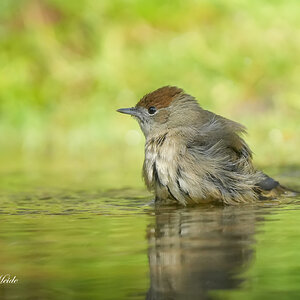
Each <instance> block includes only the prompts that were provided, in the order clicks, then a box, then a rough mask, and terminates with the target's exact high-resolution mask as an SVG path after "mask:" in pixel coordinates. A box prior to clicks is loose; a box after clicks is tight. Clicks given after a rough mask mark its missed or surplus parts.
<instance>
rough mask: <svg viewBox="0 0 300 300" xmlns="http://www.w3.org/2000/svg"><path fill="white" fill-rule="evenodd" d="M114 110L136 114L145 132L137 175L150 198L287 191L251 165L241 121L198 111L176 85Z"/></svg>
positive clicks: (234, 197)
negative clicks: (142, 156)
mask: <svg viewBox="0 0 300 300" xmlns="http://www.w3.org/2000/svg"><path fill="white" fill-rule="evenodd" d="M117 111H118V112H120V113H123V114H129V115H131V116H133V117H134V118H136V119H137V121H138V123H139V125H140V127H141V130H142V131H143V133H144V135H145V139H146V143H145V160H144V165H143V177H144V180H145V183H146V185H147V187H148V189H149V190H150V191H153V192H154V193H155V201H156V202H161V203H169V202H170V201H171V202H173V201H175V202H177V203H179V204H182V205H188V204H195V203H208V202H219V203H223V204H238V203H248V202H254V201H256V200H259V199H272V198H276V197H278V196H280V195H282V194H286V193H287V192H288V190H287V189H286V188H285V187H283V186H281V185H280V184H279V182H278V181H275V180H274V179H272V178H271V177H269V176H268V175H266V174H264V173H263V172H261V171H259V170H257V169H256V168H255V167H254V166H253V164H252V152H251V150H250V148H249V146H248V145H247V144H246V142H245V141H244V139H243V138H242V137H241V134H243V133H245V132H246V129H245V127H244V126H243V125H241V124H239V123H236V122H234V121H231V120H229V119H226V118H224V117H222V116H219V115H217V114H214V113H212V112H210V111H207V110H205V109H203V108H202V107H200V106H199V104H198V102H197V101H196V99H195V98H194V97H193V96H191V95H189V94H187V93H185V92H184V91H183V90H182V89H180V88H178V87H175V86H165V87H162V88H159V89H157V90H155V91H153V92H151V93H149V94H147V95H145V96H144V97H143V98H142V99H141V100H140V101H139V102H138V103H137V104H136V106H135V107H132V108H121V109H118V110H117Z"/></svg>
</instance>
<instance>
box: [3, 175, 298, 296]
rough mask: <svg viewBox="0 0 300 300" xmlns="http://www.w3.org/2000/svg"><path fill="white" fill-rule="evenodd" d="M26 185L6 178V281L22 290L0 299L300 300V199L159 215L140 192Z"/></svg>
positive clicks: (47, 181) (292, 179)
mask: <svg viewBox="0 0 300 300" xmlns="http://www.w3.org/2000/svg"><path fill="white" fill-rule="evenodd" d="M299 175H300V174H299V172H298V171H294V172H293V174H289V175H286V174H285V173H284V172H283V173H282V175H281V177H282V178H281V180H282V181H283V182H284V183H285V184H289V185H291V186H293V187H294V188H298V189H300V185H299V184H298V180H299V178H300V176H299ZM27 177H28V176H24V174H19V173H16V174H13V173H12V174H6V175H5V176H4V175H3V174H2V181H1V185H0V201H1V207H0V220H1V223H0V275H5V274H9V275H10V277H14V276H16V278H17V279H18V282H17V283H15V284H4V283H3V284H1V285H0V298H1V299H24V300H26V299H28V300H29V299H266V298H269V297H272V298H273V299H297V298H299V297H300V285H299V282H300V251H299V250H300V233H299V228H300V210H299V208H300V198H299V197H298V198H297V197H295V198H288V199H280V200H276V201H266V202H260V203H257V204H252V205H242V206H234V207H229V206H226V207H223V206H213V205H205V206H199V207H193V208H182V207H181V208H178V207H160V208H155V207H153V206H152V205H149V202H150V201H151V199H152V197H151V195H149V194H148V193H147V192H146V191H144V190H143V189H140V190H139V189H129V188H128V189H116V190H112V189H110V190H106V189H103V188H101V185H97V184H89V185H86V184H84V181H83V183H82V184H79V183H78V182H76V183H75V182H73V183H72V180H67V181H66V182H67V183H66V184H64V185H62V184H61V182H63V179H62V178H60V177H55V176H53V175H52V176H49V177H48V178H47V176H46V177H43V180H41V179H40V178H35V179H34V180H28V178H27ZM50 177H51V178H50ZM277 178H278V177H277ZM86 181H88V178H86Z"/></svg>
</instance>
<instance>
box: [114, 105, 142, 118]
mask: <svg viewBox="0 0 300 300" xmlns="http://www.w3.org/2000/svg"><path fill="white" fill-rule="evenodd" d="M117 112H119V113H122V114H127V115H131V116H135V117H139V116H140V115H141V113H140V111H139V110H138V109H137V108H135V107H130V108H120V109H118V110H117Z"/></svg>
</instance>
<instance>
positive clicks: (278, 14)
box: [0, 0, 300, 186]
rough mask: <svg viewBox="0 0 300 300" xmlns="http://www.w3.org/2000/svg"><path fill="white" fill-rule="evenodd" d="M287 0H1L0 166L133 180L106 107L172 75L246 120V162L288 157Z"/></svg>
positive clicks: (130, 155)
mask: <svg viewBox="0 0 300 300" xmlns="http://www.w3.org/2000/svg"><path fill="white" fill-rule="evenodd" d="M299 53H300V10H299V1H298V0H273V1H258V0H252V1H248V0H230V1H227V0H172V1H171V0H166V1H160V0H151V1H148V0H101V1H97V0H76V1H69V0H14V1H12V0H1V1H0V163H1V166H0V169H1V171H3V172H7V171H8V170H9V171H25V172H32V173H36V172H42V171H41V170H48V171H49V172H50V171H57V170H62V171H63V172H69V173H70V174H77V175H78V174H85V172H94V174H95V178H97V180H101V181H102V184H104V185H107V186H125V185H132V183H133V182H134V184H135V185H137V186H142V185H143V183H142V180H141V178H140V176H139V175H140V169H141V165H142V160H143V144H144V137H143V136H142V134H141V132H140V130H139V127H138V124H137V123H136V122H135V121H134V120H132V119H130V118H128V117H126V116H124V115H121V114H117V113H116V112H115V110H116V109H117V108H120V107H129V106H133V105H134V104H135V103H136V102H137V101H138V100H139V98H141V97H142V96H143V95H144V94H145V93H147V92H150V91H152V90H154V89H156V88H158V87H161V86H163V85H177V86H179V87H181V88H183V89H185V90H186V91H187V92H188V93H190V94H192V95H194V96H195V97H196V98H197V99H198V101H199V103H200V104H201V105H202V106H203V107H204V108H206V109H210V110H213V111H214V112H216V113H218V114H221V115H224V116H225V117H228V118H232V119H234V120H236V121H238V122H241V123H243V124H244V125H246V126H247V127H248V131H249V136H247V138H246V139H247V141H248V142H249V144H250V146H251V147H252V149H253V150H254V153H255V161H256V164H257V165H258V166H260V167H262V168H265V167H270V166H272V167H283V166H288V167H299V164H300V159H299V150H298V149H299V148H300V139H299V133H300V126H299V120H300V100H299V94H300V93H299V92H300V81H299V74H300V73H299V71H300V64H299V62H300V61H299V60H300V55H299Z"/></svg>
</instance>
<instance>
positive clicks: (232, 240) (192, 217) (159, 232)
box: [146, 207, 259, 300]
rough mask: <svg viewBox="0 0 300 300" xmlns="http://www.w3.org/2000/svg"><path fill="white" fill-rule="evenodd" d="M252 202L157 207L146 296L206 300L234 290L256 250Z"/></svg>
mask: <svg viewBox="0 0 300 300" xmlns="http://www.w3.org/2000/svg"><path fill="white" fill-rule="evenodd" d="M255 211H256V210H255V208H254V207H206V208H203V207H202V208H200V207H199V208H195V207H194V208H184V209H178V208H177V209H174V208H173V209H171V208H163V209H162V208H160V209H157V210H156V212H155V222H154V224H151V225H150V226H149V228H148V241H149V265H150V276H151V286H150V289H149V291H148V293H147V297H146V299H164V300H165V299H185V300H187V299H210V298H211V297H210V295H211V292H212V291H215V290H220V289H222V290H224V289H233V288H236V287H238V286H239V285H240V284H241V282H242V281H243V279H242V277H241V276H239V275H240V273H241V272H242V271H243V270H245V268H247V266H249V263H250V262H251V260H253V255H254V250H253V249H254V247H253V243H254V238H253V235H254V232H255V224H256V222H257V221H258V220H259V218H258V217H257V216H256V213H255Z"/></svg>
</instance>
